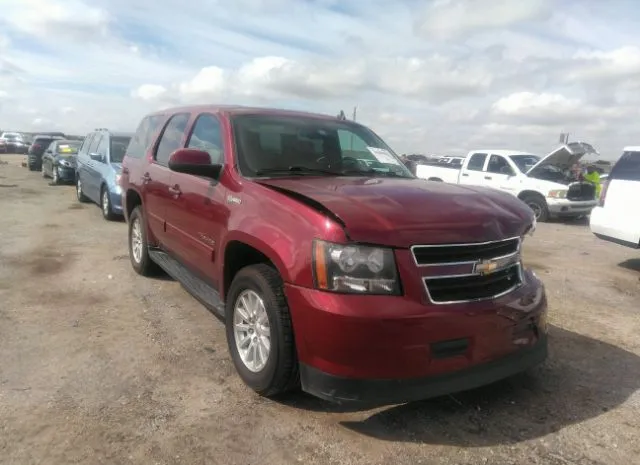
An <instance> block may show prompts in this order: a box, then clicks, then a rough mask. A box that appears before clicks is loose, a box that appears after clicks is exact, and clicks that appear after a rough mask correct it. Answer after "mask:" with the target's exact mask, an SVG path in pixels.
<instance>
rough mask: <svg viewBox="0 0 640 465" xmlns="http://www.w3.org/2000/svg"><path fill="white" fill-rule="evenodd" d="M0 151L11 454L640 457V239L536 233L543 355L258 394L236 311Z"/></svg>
mask: <svg viewBox="0 0 640 465" xmlns="http://www.w3.org/2000/svg"><path fill="white" fill-rule="evenodd" d="M0 159H1V160H3V162H2V164H0V213H1V214H0V464H2V465H29V464H40V463H46V464H47V465H68V464H73V463H83V464H91V465H94V464H113V465H126V464H188V465H197V464H225V465H235V464H238V465H240V464H242V465H249V464H277V465H287V464H296V463H301V464H309V465H312V464H327V465H328V464H331V465H333V464H336V465H337V464H367V465H376V464H394V465H405V464H406V465H418V464H452V465H453V464H455V465H472V464H474V465H475V464H491V465H506V464H524V463H526V464H557V465H566V464H581V465H582V464H587V465H595V464H602V465H618V464H620V465H630V464H633V463H640V459H639V458H638V457H640V441H638V438H639V437H640V420H639V419H640V395H639V392H638V389H639V388H640V357H639V356H640V338H639V337H638V335H639V334H640V318H639V316H638V315H639V314H640V303H639V297H640V252H637V251H634V250H630V249H625V248H623V247H620V246H616V245H613V244H608V243H604V242H602V241H599V240H597V239H596V238H594V237H593V236H592V235H591V233H590V231H589V228H588V226H587V225H586V224H584V223H582V224H575V223H574V224H560V223H551V224H542V225H540V226H539V229H538V231H537V233H536V235H535V237H533V238H530V239H528V240H527V242H526V243H525V260H526V262H527V264H528V265H530V266H532V267H533V268H535V269H536V270H537V272H538V274H539V275H540V276H541V277H542V278H543V280H544V281H545V283H546V285H547V292H548V298H549V302H550V322H551V324H552V327H551V339H550V349H551V355H550V359H549V361H548V362H547V363H546V364H545V365H544V366H542V367H540V368H538V369H536V370H534V371H532V372H531V373H527V374H524V375H521V376H517V377H515V378H512V379H510V380H507V381H504V382H501V383H498V384H496V385H493V386H490V387H486V388H482V389H479V390H475V391H472V392H467V393H463V394H458V395H455V396H449V397H445V398H440V399H436V400H430V401H425V402H419V403H414V404H409V405H401V406H395V407H389V408H383V409H376V410H368V411H349V410H344V409H340V408H336V407H333V406H331V405H330V404H326V403H324V402H322V401H319V400H315V399H313V398H310V397H307V396H306V395H303V394H299V395H295V396H293V397H292V398H291V399H289V400H287V401H282V402H275V401H269V400H265V399H261V398H259V397H257V396H256V395H254V394H253V393H252V392H250V391H249V390H248V389H246V388H245V387H244V386H243V385H242V383H241V382H240V380H239V378H238V377H237V376H236V374H235V371H234V369H233V366H232V364H231V362H230V360H229V356H228V354H227V348H226V343H225V336H224V327H223V325H222V324H221V322H220V321H218V320H217V319H216V318H215V317H213V316H212V315H211V314H210V313H209V312H207V311H206V310H205V309H204V308H203V307H202V306H201V305H200V304H198V302H197V301H196V300H195V299H193V298H191V297H190V296H189V295H188V294H187V293H186V292H185V291H184V290H183V289H182V288H181V286H180V285H179V284H177V283H176V282H173V281H171V280H169V279H168V278H165V279H155V280H153V279H145V278H142V277H139V276H137V275H136V274H135V273H134V272H133V271H132V269H131V266H130V264H129V261H128V257H127V243H126V226H125V224H124V223H118V222H115V223H107V222H106V221H104V220H103V219H102V218H101V216H100V211H99V209H98V207H97V206H93V205H90V204H89V205H80V204H78V203H77V202H76V200H75V193H74V189H73V187H71V186H49V185H48V183H47V182H46V181H44V180H43V179H42V178H41V175H40V173H34V172H29V171H28V170H27V169H26V168H23V167H21V166H20V162H21V161H22V160H23V159H24V158H23V157H22V156H8V155H5V156H2V157H1V158H0ZM7 161H8V163H6V162H7ZM633 438H635V440H634V439H633Z"/></svg>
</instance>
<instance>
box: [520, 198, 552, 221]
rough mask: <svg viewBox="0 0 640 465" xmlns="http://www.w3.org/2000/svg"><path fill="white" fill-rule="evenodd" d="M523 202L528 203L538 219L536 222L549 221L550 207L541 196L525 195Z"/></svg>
mask: <svg viewBox="0 0 640 465" xmlns="http://www.w3.org/2000/svg"><path fill="white" fill-rule="evenodd" d="M522 201H523V202H524V203H526V204H527V205H528V206H529V208H531V210H533V214H534V216H535V217H536V221H538V222H540V223H544V222H545V221H548V220H549V207H548V206H547V201H546V200H545V199H544V197H542V196H541V195H525V196H524V197H523V198H522Z"/></svg>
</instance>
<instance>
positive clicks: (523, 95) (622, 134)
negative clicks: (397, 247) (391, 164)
mask: <svg viewBox="0 0 640 465" xmlns="http://www.w3.org/2000/svg"><path fill="white" fill-rule="evenodd" d="M611 5H612V6H611V7H607V8H604V7H599V6H598V5H596V4H595V3H594V4H593V5H592V6H593V9H594V11H595V10H597V14H594V13H592V12H590V11H591V10H590V8H586V7H584V5H582V3H580V2H577V1H576V0H571V1H568V2H562V3H560V2H551V1H550V0H520V1H519V2H512V1H509V0H429V1H425V2H416V1H415V0H368V1H367V2H365V1H361V0H357V1H356V0H354V1H351V2H345V1H339V0H308V1H303V2H301V1H298V0H235V1H233V2H230V1H224V0H193V1H191V2H185V1H184V0H164V1H163V2H162V7H158V2H157V1H155V0H91V1H89V0H4V1H3V2H2V10H3V15H2V16H1V17H0V31H2V32H0V95H2V96H3V97H1V99H2V102H3V104H2V106H1V107H0V127H5V126H9V125H10V126H12V127H13V126H15V125H18V126H20V127H22V128H23V129H25V130H32V129H35V128H37V129H43V128H44V127H45V126H46V127H51V128H52V130H56V129H59V130H63V131H68V132H71V133H82V132H84V131H87V130H90V129H92V128H94V127H111V128H114V129H121V130H132V128H135V126H136V125H137V123H138V121H139V118H141V117H142V116H143V115H144V114H145V113H146V112H148V111H152V110H156V109H158V108H161V107H167V106H173V105H179V104H190V103H207V102H212V103H239V104H253V105H269V106H277V107H286V108H293V109H302V110H311V111H319V112H323V113H328V114H337V113H338V112H339V111H340V110H341V109H343V110H345V112H346V113H347V114H350V113H351V109H352V108H353V107H354V106H356V105H357V106H358V119H359V121H362V122H363V123H365V124H368V125H370V126H371V127H372V129H374V130H375V131H376V132H377V133H379V134H380V135H381V136H383V137H384V138H385V139H388V140H389V142H390V143H391V144H392V146H393V147H394V148H396V149H397V150H398V151H399V152H407V153H408V152H414V153H415V152H425V153H439V152H441V153H466V152H467V151H468V150H470V148H469V147H470V146H472V145H473V146H477V145H478V144H480V143H482V144H483V145H484V144H489V143H491V144H495V145H496V146H501V147H504V146H511V147H514V148H520V149H522V150H532V151H535V150H541V151H542V150H544V151H546V150H547V149H548V147H549V145H553V144H554V143H555V142H556V141H557V133H558V132H560V131H561V130H570V131H571V132H572V134H576V137H579V138H580V139H584V140H589V141H590V142H592V143H594V144H595V145H596V146H597V147H598V148H601V151H602V152H603V153H607V152H608V153H611V156H614V155H615V154H617V152H619V148H620V147H622V146H623V145H625V144H627V143H629V140H627V139H628V138H631V137H633V135H634V132H633V131H634V130H635V129H634V128H633V121H634V120H637V116H638V110H636V108H640V49H639V48H638V47H637V45H635V44H636V42H637V26H636V24H635V22H634V18H635V21H637V20H638V18H639V17H640V13H638V12H636V11H635V10H634V9H633V8H631V7H629V6H628V5H629V3H628V2H627V3H625V2H623V1H622V0H620V1H615V0H614V3H613V4H611ZM611 24H615V25H616V27H615V30H614V29H613V28H612V27H611ZM585 31H594V33H593V34H589V33H588V32H587V33H585Z"/></svg>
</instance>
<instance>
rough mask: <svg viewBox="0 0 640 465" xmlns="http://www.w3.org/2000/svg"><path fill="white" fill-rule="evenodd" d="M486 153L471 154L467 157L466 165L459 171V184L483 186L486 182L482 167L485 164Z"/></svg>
mask: <svg viewBox="0 0 640 465" xmlns="http://www.w3.org/2000/svg"><path fill="white" fill-rule="evenodd" d="M487 158H488V157H487V154H486V153H480V152H477V153H473V154H471V156H470V157H469V161H468V163H467V164H466V165H465V166H463V167H462V169H461V170H460V184H469V185H473V186H484V185H486V184H487V180H486V179H484V177H485V176H486V173H485V172H484V167H485V165H486V162H487Z"/></svg>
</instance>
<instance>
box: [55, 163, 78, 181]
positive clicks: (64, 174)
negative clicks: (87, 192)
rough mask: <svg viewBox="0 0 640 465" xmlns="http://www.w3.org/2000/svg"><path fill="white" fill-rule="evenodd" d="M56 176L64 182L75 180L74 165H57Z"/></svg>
mask: <svg viewBox="0 0 640 465" xmlns="http://www.w3.org/2000/svg"><path fill="white" fill-rule="evenodd" d="M58 178H59V179H60V180H61V181H65V182H74V181H75V180H76V168H75V166H62V165H58Z"/></svg>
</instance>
